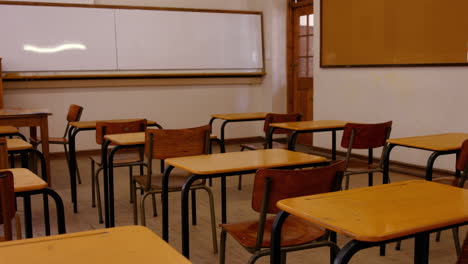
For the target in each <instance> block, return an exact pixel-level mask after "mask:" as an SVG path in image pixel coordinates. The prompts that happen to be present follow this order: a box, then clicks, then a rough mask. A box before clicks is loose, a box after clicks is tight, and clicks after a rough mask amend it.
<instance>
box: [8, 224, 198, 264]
mask: <svg viewBox="0 0 468 264" xmlns="http://www.w3.org/2000/svg"><path fill="white" fill-rule="evenodd" d="M0 255H1V256H2V263H3V262H4V263H15V264H29V263H35V264H64V263H67V264H87V263H113V264H128V263H148V261H149V262H151V263H164V264H166V263H167V264H171V263H174V264H188V263H190V261H189V260H187V259H186V258H185V257H183V256H182V255H181V254H180V253H179V252H177V251H176V250H175V249H174V248H172V247H171V246H170V245H169V244H167V243H166V242H165V241H164V240H162V239H161V238H160V237H158V236H157V235H156V234H154V233H153V232H152V231H151V230H149V229H148V228H146V227H142V226H124V227H117V228H109V229H100V230H93V231H85V232H78V233H71V234H65V235H55V236H49V237H39V238H32V239H25V240H16V241H8V242H2V243H0Z"/></svg>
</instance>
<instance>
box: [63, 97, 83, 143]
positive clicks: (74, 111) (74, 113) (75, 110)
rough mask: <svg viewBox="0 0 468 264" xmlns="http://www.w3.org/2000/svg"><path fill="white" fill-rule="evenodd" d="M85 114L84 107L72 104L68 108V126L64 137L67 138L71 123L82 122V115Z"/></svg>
mask: <svg viewBox="0 0 468 264" xmlns="http://www.w3.org/2000/svg"><path fill="white" fill-rule="evenodd" d="M82 112H83V107H81V106H79V105H76V104H71V105H70V107H69V108H68V114H67V126H66V127H65V132H64V133H63V137H64V138H65V137H67V134H68V130H69V129H70V122H77V121H80V118H81V113H82Z"/></svg>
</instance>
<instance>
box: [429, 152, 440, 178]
mask: <svg viewBox="0 0 468 264" xmlns="http://www.w3.org/2000/svg"><path fill="white" fill-rule="evenodd" d="M442 154H443V153H442V152H440V151H434V152H433V153H432V154H431V156H429V159H428V160H427V165H426V181H432V169H433V168H434V162H435V160H436V159H437V157H439V156H440V155H442Z"/></svg>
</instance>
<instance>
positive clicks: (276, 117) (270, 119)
mask: <svg viewBox="0 0 468 264" xmlns="http://www.w3.org/2000/svg"><path fill="white" fill-rule="evenodd" d="M296 121H301V114H296V113H293V114H272V113H270V114H267V115H266V117H265V123H264V125H263V131H264V132H265V133H268V129H269V128H270V124H272V123H284V122H296ZM290 132H291V131H289V130H285V129H275V132H274V133H273V134H288V133H290Z"/></svg>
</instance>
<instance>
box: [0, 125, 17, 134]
mask: <svg viewBox="0 0 468 264" xmlns="http://www.w3.org/2000/svg"><path fill="white" fill-rule="evenodd" d="M15 133H19V130H18V128H16V127H14V126H0V134H15Z"/></svg>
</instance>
